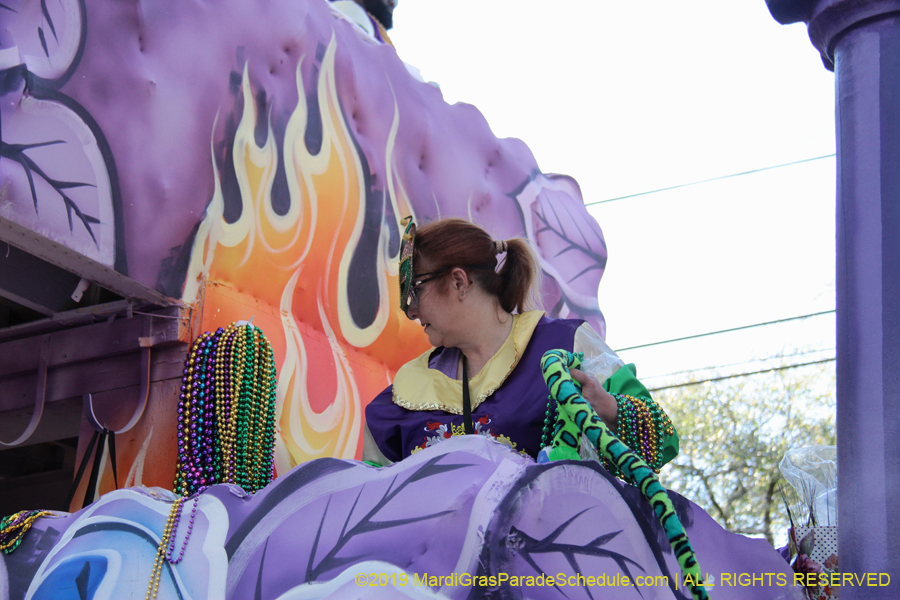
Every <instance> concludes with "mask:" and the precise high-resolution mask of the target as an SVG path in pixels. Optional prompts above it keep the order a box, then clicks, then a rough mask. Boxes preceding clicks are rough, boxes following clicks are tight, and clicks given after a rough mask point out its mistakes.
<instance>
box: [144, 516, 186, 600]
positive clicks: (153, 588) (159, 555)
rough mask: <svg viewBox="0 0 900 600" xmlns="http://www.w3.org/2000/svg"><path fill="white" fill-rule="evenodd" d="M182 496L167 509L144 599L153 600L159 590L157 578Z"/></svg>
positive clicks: (160, 572)
mask: <svg viewBox="0 0 900 600" xmlns="http://www.w3.org/2000/svg"><path fill="white" fill-rule="evenodd" d="M183 502H184V498H176V500H175V503H174V504H173V505H172V510H170V511H169V518H168V520H167V521H166V527H165V529H163V536H162V539H161V540H160V541H159V549H158V550H157V551H156V560H154V561H153V571H151V573H150V584H149V585H148V586H147V596H146V598H145V599H144V600H154V599H155V598H156V594H157V593H158V592H159V579H160V576H161V575H162V570H163V565H164V564H165V559H166V548H168V546H169V540H170V539H171V538H172V530H173V529H174V525H175V523H176V516H177V514H178V513H179V512H180V510H181V504H182V503H183Z"/></svg>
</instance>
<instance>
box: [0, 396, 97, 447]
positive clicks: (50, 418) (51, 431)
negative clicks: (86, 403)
mask: <svg viewBox="0 0 900 600" xmlns="http://www.w3.org/2000/svg"><path fill="white" fill-rule="evenodd" d="M81 406H82V402H81V396H79V397H77V398H66V399H64V400H60V401H58V402H53V403H52V404H48V405H46V406H45V407H44V412H43V414H42V415H41V423H40V425H38V427H37V429H35V430H34V433H33V434H32V435H31V437H30V438H28V440H27V441H26V442H25V443H24V444H22V446H30V445H32V444H41V443H43V442H52V441H54V440H61V439H65V438H71V437H76V436H77V435H78V428H79V425H78V423H79V419H81ZM31 410H32V407H28V408H21V409H17V410H10V411H6V412H3V413H0V440H4V441H6V442H10V441H12V440H14V439H16V438H17V437H19V435H21V434H22V432H23V431H25V427H27V426H28V421H29V420H30V419H31Z"/></svg>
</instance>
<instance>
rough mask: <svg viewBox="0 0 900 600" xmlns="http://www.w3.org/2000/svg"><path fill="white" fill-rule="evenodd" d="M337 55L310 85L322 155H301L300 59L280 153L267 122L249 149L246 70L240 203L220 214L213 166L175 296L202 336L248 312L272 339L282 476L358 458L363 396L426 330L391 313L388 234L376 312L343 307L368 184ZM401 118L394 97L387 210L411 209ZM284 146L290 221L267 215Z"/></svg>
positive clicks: (417, 346)
mask: <svg viewBox="0 0 900 600" xmlns="http://www.w3.org/2000/svg"><path fill="white" fill-rule="evenodd" d="M336 51H337V43H336V41H335V38H334V37H332V39H331V41H330V43H329V45H328V48H327V50H326V52H325V56H324V58H323V62H322V68H321V74H320V76H319V82H318V87H317V90H316V91H317V94H318V101H319V107H320V110H321V113H322V133H323V140H322V146H321V149H320V150H319V152H318V153H317V154H310V153H309V151H308V150H307V148H306V144H305V141H304V132H305V131H306V125H307V119H308V109H307V106H306V93H305V89H304V85H303V79H302V77H301V71H300V69H301V65H302V64H303V58H301V59H300V62H299V64H298V65H297V74H296V79H297V87H298V102H297V106H296V108H295V110H294V112H293V113H292V115H291V117H290V119H289V121H288V123H287V126H286V131H285V141H284V144H283V147H282V148H278V147H277V144H276V143H275V138H274V136H273V135H272V131H271V123H270V124H269V135H268V137H267V141H266V143H265V145H263V146H262V147H258V146H257V145H256V141H255V138H254V134H253V130H254V126H255V123H256V119H257V115H256V106H255V103H254V100H253V93H252V90H251V85H250V80H249V76H248V73H247V69H246V67H245V69H244V74H243V80H242V84H241V89H242V93H243V99H244V107H243V114H242V116H241V121H240V124H239V125H238V129H237V131H236V133H235V139H234V146H233V157H234V158H233V160H234V167H235V172H236V174H237V180H238V185H239V189H240V195H241V202H242V205H243V210H242V211H241V215H240V218H239V219H238V220H237V221H235V222H234V223H230V224H229V223H226V222H225V220H224V218H223V215H224V200H223V196H222V190H221V187H220V184H219V178H218V172H217V173H216V175H217V176H216V188H215V192H214V195H213V198H212V201H211V203H210V205H209V207H208V209H207V213H206V216H205V218H204V220H203V222H202V223H201V225H200V229H199V231H198V234H197V238H196V240H195V243H194V247H193V252H192V255H191V264H190V267H189V271H188V283H187V285H186V287H185V292H184V298H183V299H184V300H185V301H186V302H188V303H192V304H195V305H197V306H199V308H200V310H199V311H198V312H200V314H201V317H200V323H199V328H200V331H208V330H212V329H215V328H216V327H219V326H225V325H227V324H228V323H230V322H232V321H235V320H247V319H250V317H255V319H254V324H255V325H257V326H259V327H261V328H262V329H263V331H264V332H265V333H266V335H267V337H268V338H269V340H270V342H271V343H272V346H273V348H274V350H275V356H276V364H278V365H279V369H278V375H279V380H278V390H277V395H278V414H277V424H278V434H277V436H276V439H277V442H276V469H277V471H278V472H279V473H284V472H286V471H287V470H288V469H289V468H290V467H292V466H294V465H296V464H299V463H301V462H304V461H306V460H310V459H313V458H319V457H324V456H335V457H343V458H353V457H355V456H359V452H360V440H361V431H362V409H363V407H364V403H366V402H368V401H369V400H370V399H371V398H373V397H374V396H375V395H376V394H377V393H378V392H380V391H381V390H382V389H383V388H384V387H385V386H386V385H387V384H388V383H389V382H390V377H391V375H392V374H393V373H394V372H395V371H396V370H397V369H398V368H399V367H400V365H402V364H403V363H404V362H406V361H407V360H409V359H411V358H412V357H414V356H416V355H417V354H419V353H421V352H422V351H424V350H425V349H426V348H427V347H428V346H427V343H426V342H425V340H424V339H423V337H422V334H421V330H420V329H419V328H418V327H417V326H416V325H415V324H413V323H411V322H409V321H407V320H406V318H405V317H404V316H403V315H402V313H400V311H399V310H398V309H397V308H396V307H397V304H398V296H399V292H398V290H397V265H396V260H397V256H396V255H394V256H391V255H390V252H389V249H388V243H387V242H388V232H387V231H382V233H381V236H380V238H379V244H378V262H377V269H378V293H379V298H380V303H379V307H378V311H377V314H376V318H375V319H374V321H373V322H372V324H371V325H369V326H367V327H358V326H357V325H356V324H355V323H354V321H353V318H352V317H351V314H350V309H349V302H348V286H349V285H350V284H351V282H349V281H348V271H349V265H350V261H351V259H352V257H353V253H354V251H355V250H356V247H357V245H358V243H359V239H360V236H361V233H362V228H363V217H364V214H365V206H364V204H365V199H366V190H365V189H364V185H365V184H364V181H365V180H364V177H363V173H362V163H361V160H360V157H359V155H358V153H357V150H356V146H355V144H354V143H353V138H352V136H351V134H350V130H349V128H348V126H347V123H346V122H345V120H344V117H343V114H342V112H341V106H340V99H339V97H338V93H337V88H336V85H335V54H336ZM399 118H400V117H399V111H398V109H397V106H396V102H395V106H394V117H393V119H394V120H393V123H392V127H391V134H390V136H389V138H388V142H387V145H386V147H385V156H386V158H387V161H386V164H387V165H388V169H389V171H390V174H391V176H390V177H389V178H388V190H387V191H388V194H389V196H390V198H391V201H392V203H393V208H394V214H395V215H397V216H398V217H402V216H404V215H407V214H413V210H412V207H411V205H410V203H409V202H408V200H407V197H406V194H405V192H404V190H403V186H402V184H401V183H400V182H399V180H398V179H397V177H396V169H395V168H394V165H393V153H394V140H395V138H396V132H397V128H398V126H399ZM279 151H281V152H283V156H284V165H285V170H286V174H287V181H288V190H289V193H290V198H291V204H290V209H289V211H288V212H287V214H285V215H278V214H277V213H275V211H274V210H273V208H272V202H271V199H272V196H271V193H272V186H273V183H274V179H275V170H276V166H277V164H278V152H279ZM213 169H216V167H215V162H213ZM397 226H398V228H399V223H398V224H397ZM195 333H198V332H195Z"/></svg>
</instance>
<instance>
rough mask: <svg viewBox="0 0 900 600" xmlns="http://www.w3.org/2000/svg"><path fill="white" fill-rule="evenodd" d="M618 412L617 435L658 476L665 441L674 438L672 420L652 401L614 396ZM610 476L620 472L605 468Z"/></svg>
mask: <svg viewBox="0 0 900 600" xmlns="http://www.w3.org/2000/svg"><path fill="white" fill-rule="evenodd" d="M613 398H615V399H616V406H617V411H618V424H617V427H616V429H617V431H616V435H617V436H618V437H619V439H620V440H622V441H623V442H625V444H627V445H628V447H630V448H631V449H632V450H634V451H635V452H636V453H638V454H640V456H641V458H643V459H644V460H645V461H646V462H647V464H648V465H649V466H650V468H651V469H653V470H654V471H655V472H657V473H659V469H660V467H662V465H663V456H662V440H663V438H664V437H665V436H667V435H674V434H675V426H674V425H672V421H671V420H670V419H669V416H668V415H667V414H666V413H665V412H663V411H662V409H660V408H659V406H657V404H656V402H654V401H653V400H651V399H650V398H637V397H635V396H627V395H625V394H613ZM605 466H606V468H607V469H608V470H610V472H611V473H614V474H616V473H617V471H618V469H615V467H614V465H611V464H610V465H605Z"/></svg>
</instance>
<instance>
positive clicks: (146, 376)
mask: <svg viewBox="0 0 900 600" xmlns="http://www.w3.org/2000/svg"><path fill="white" fill-rule="evenodd" d="M155 342H156V338H154V337H153V335H152V319H150V318H148V319H147V321H146V322H145V323H144V335H143V336H142V337H139V338H138V343H139V344H140V346H141V391H140V393H139V395H138V405H137V407H136V408H135V409H134V413H133V414H132V415H131V419H129V421H128V423H126V424H125V426H124V427H122V428H121V429H117V430H116V431H114V432H113V433H115V434H120V433H125V432H126V431H129V430H131V429H132V428H133V427H134V426H135V425H137V422H138V421H140V420H141V417H143V416H144V411H145V410H146V409H147V400H148V399H149V398H150V348H152V347H153V344H154V343H155ZM81 398H82V402H83V403H84V416H85V418H86V419H87V420H88V423H90V425H91V427H93V428H94V429H95V430H96V431H101V432H102V431H104V430H105V429H106V428H105V427H103V425H101V424H100V422H99V421H98V420H97V415H96V414H95V413H94V402H93V399H92V398H91V395H90V394H85V395H84V396H82V397H81Z"/></svg>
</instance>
